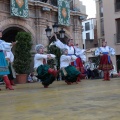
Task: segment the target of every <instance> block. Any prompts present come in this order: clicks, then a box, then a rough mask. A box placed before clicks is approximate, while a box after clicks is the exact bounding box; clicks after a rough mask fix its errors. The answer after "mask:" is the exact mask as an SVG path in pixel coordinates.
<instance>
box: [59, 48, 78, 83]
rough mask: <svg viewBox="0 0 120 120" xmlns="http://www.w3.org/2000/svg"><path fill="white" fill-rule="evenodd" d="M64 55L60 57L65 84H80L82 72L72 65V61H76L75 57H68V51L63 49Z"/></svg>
mask: <svg viewBox="0 0 120 120" xmlns="http://www.w3.org/2000/svg"><path fill="white" fill-rule="evenodd" d="M62 54H63V55H61V57H60V69H61V74H62V77H64V79H65V82H66V83H67V84H68V85H70V84H72V83H74V82H78V79H79V77H80V71H78V70H77V69H76V68H75V67H74V66H72V65H70V64H71V62H72V61H74V60H76V59H77V57H76V56H75V55H71V56H69V55H68V49H67V48H64V49H62Z"/></svg>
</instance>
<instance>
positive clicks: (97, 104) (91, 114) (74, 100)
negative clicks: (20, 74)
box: [0, 78, 120, 120]
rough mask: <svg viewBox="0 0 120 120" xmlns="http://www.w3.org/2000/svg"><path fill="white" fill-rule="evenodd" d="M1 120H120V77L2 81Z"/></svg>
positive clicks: (0, 97)
mask: <svg viewBox="0 0 120 120" xmlns="http://www.w3.org/2000/svg"><path fill="white" fill-rule="evenodd" d="M0 88H2V91H0V120H120V78H116V79H112V80H111V81H102V79H99V80H82V82H81V83H79V84H73V85H66V83H64V81H55V82H54V83H53V84H52V85H50V87H49V88H46V89H44V88H43V86H42V85H41V83H27V84H17V86H15V87H14V88H15V90H14V91H9V90H5V88H4V85H0Z"/></svg>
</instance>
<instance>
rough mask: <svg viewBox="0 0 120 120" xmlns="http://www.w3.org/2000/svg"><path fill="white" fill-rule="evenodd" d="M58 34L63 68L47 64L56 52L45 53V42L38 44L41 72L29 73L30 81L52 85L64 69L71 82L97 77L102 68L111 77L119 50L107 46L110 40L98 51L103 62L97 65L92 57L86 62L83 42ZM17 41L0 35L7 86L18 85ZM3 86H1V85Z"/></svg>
mask: <svg viewBox="0 0 120 120" xmlns="http://www.w3.org/2000/svg"><path fill="white" fill-rule="evenodd" d="M54 36H55V42H54V43H53V44H54V45H55V46H56V47H58V48H60V50H61V53H62V55H61V57H60V69H59V70H56V69H54V68H50V66H49V65H48V64H47V60H50V59H55V57H56V56H55V55H54V54H45V53H44V46H43V45H42V44H38V45H36V47H35V50H36V54H35V56H34V71H35V72H36V73H37V75H36V76H34V73H31V74H29V76H28V82H31V81H34V80H35V81H37V79H39V80H41V83H42V85H43V86H44V88H48V86H49V85H50V84H52V83H53V82H54V81H55V80H56V78H57V76H58V74H59V73H61V77H62V79H64V80H65V82H66V83H67V84H68V85H71V84H73V83H76V84H77V83H78V82H80V81H81V79H83V78H85V77H87V78H88V79H89V78H91V79H94V78H95V76H99V72H98V71H102V72H103V73H104V81H109V80H110V78H109V71H110V70H112V69H113V65H112V61H111V59H110V55H115V50H114V49H113V48H111V47H109V46H107V42H106V41H103V42H102V47H99V48H97V49H96V51H95V55H96V56H98V55H100V64H99V66H96V67H95V64H94V63H93V62H92V61H91V60H90V61H89V62H86V55H85V52H86V50H84V49H80V47H79V45H78V44H76V45H74V43H73V39H69V40H68V42H67V44H63V43H62V42H61V41H60V40H59V39H58V38H57V35H56V34H54ZM0 38H2V31H0ZM16 43H17V42H13V43H7V42H5V41H4V40H1V39H0V75H1V76H2V78H3V80H4V82H5V85H6V89H7V88H9V90H14V89H13V87H12V85H15V84H14V82H13V79H14V78H15V75H14V74H13V73H14V69H13V67H12V63H13V61H14V55H13V54H12V51H11V49H12V46H14V45H15V44H16ZM0 90H1V89H0Z"/></svg>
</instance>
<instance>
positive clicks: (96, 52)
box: [95, 48, 101, 56]
mask: <svg viewBox="0 0 120 120" xmlns="http://www.w3.org/2000/svg"><path fill="white" fill-rule="evenodd" d="M100 52H101V50H100V48H97V49H96V50H95V56H98V55H100Z"/></svg>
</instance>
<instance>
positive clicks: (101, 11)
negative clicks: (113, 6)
mask: <svg viewBox="0 0 120 120" xmlns="http://www.w3.org/2000/svg"><path fill="white" fill-rule="evenodd" d="M99 6H100V8H99V9H100V17H103V2H102V1H100V2H99Z"/></svg>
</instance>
